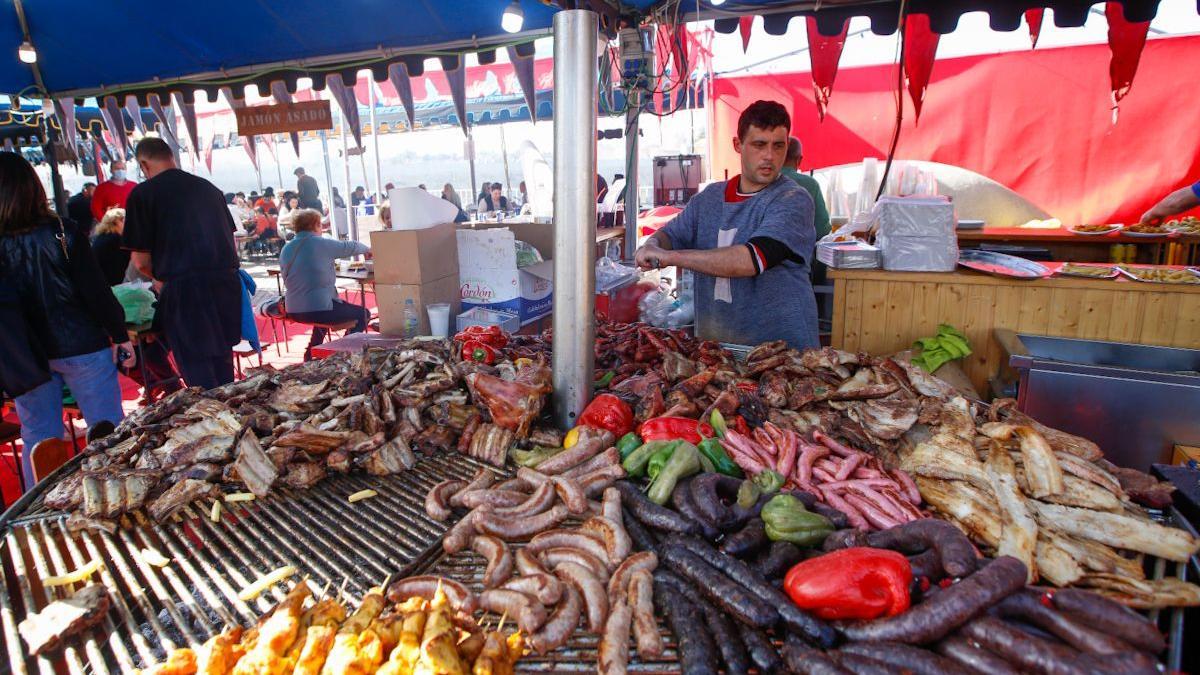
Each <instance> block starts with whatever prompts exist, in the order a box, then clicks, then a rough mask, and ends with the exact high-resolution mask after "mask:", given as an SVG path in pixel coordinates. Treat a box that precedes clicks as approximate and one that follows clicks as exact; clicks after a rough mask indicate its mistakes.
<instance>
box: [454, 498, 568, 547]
mask: <svg viewBox="0 0 1200 675" xmlns="http://www.w3.org/2000/svg"><path fill="white" fill-rule="evenodd" d="M476 513H477V512H476ZM568 515H569V513H568V512H567V507H565V506H562V505H561V504H560V505H558V506H555V507H554V508H552V509H550V510H549V511H544V512H542V513H539V514H537V515H536V516H529V517H528V518H524V519H519V520H514V519H512V518H507V517H503V516H501V515H499V514H496V513H494V512H487V511H485V512H483V513H480V514H479V515H477V516H475V530H476V531H478V532H480V533H482V534H490V535H493V536H496V537H500V538H501V539H504V540H505V541H520V540H523V539H528V538H530V537H532V536H533V535H534V534H537V533H538V532H542V531H544V530H548V529H550V528H552V527H556V526H557V525H558V524H559V523H561V522H562V521H564V520H566V519H567V516H568Z"/></svg>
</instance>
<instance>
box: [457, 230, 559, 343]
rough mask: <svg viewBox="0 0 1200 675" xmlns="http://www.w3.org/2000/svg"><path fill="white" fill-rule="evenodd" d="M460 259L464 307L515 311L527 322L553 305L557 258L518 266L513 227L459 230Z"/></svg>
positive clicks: (547, 312) (540, 315)
mask: <svg viewBox="0 0 1200 675" xmlns="http://www.w3.org/2000/svg"><path fill="white" fill-rule="evenodd" d="M543 255H545V254H543ZM458 259H459V261H460V272H459V281H460V288H461V297H462V308H463V309H464V310H468V309H471V308H472V307H483V308H485V309H496V310H500V311H505V312H512V313H513V314H516V315H517V317H518V318H519V319H520V321H521V325H522V326H524V325H525V324H527V323H530V322H532V321H535V320H537V319H540V318H542V317H544V316H546V315H547V314H549V313H550V312H551V310H552V309H553V304H554V295H553V288H554V284H553V280H554V262H553V261H551V260H545V261H543V262H540V263H537V264H534V265H528V266H526V267H520V268H518V267H517V252H516V237H515V236H513V232H512V230H509V229H507V228H503V229H501V228H495V229H486V230H459V231H458Z"/></svg>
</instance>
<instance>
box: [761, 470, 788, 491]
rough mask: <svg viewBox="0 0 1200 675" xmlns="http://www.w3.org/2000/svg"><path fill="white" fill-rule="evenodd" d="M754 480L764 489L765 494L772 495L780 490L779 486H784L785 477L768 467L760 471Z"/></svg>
mask: <svg viewBox="0 0 1200 675" xmlns="http://www.w3.org/2000/svg"><path fill="white" fill-rule="evenodd" d="M753 480H754V484H755V485H757V486H758V489H760V490H762V493H763V494H767V495H770V494H775V493H776V492H779V488H781V487H783V482H784V480H785V479H784V477H783V476H782V475H781V474H780V473H779V472H778V471H772V470H771V469H766V470H764V471H760V472H759V473H758V475H757V476H755V477H754V478H753Z"/></svg>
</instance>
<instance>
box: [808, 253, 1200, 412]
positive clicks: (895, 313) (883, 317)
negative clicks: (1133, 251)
mask: <svg viewBox="0 0 1200 675" xmlns="http://www.w3.org/2000/svg"><path fill="white" fill-rule="evenodd" d="M1051 265H1053V263H1052V264H1051ZM829 277H830V278H831V279H833V280H834V310H833V334H832V337H831V344H832V345H833V346H834V347H837V348H839V349H845V350H847V351H861V352H868V353H871V354H889V353H892V352H896V351H899V350H902V349H907V348H909V347H910V346H912V343H913V342H914V341H915V340H916V339H917V338H920V337H924V336H928V335H933V334H934V333H935V332H937V326H938V324H939V323H948V324H951V325H953V326H955V327H957V328H958V329H959V330H961V331H963V332H964V333H966V335H967V337H968V338H969V339H970V341H971V345H972V348H973V350H974V353H973V354H972V355H971V356H969V357H967V358H966V359H965V361H964V363H963V368H964V370H966V373H967V375H968V376H969V377H970V378H971V383H972V384H973V385H974V386H975V389H976V390H977V391H979V392H980V393H985V392H987V391H988V379H989V378H990V377H992V376H993V375H995V374H996V373H998V372H999V370H1000V367H1001V366H1002V365H1004V364H1003V363H1002V361H1003V359H1004V357H1003V354H1002V350H1001V347H1000V344H999V343H998V342H997V341H996V339H995V336H994V330H993V329H996V328H1007V329H1009V330H1013V331H1016V332H1023V333H1033V334H1039V335H1054V336H1061V337H1077V338H1087V339H1097V340H1111V341H1117V342H1133V343H1140V344H1150V345H1167V346H1172V347H1190V348H1197V347H1200V286H1197V285H1176V284H1152V283H1144V282H1136V281H1130V280H1127V279H1124V278H1120V279H1083V278H1074V277H1050V278H1045V279H1037V280H1020V279H1011V278H1005V277H996V276H991V275H987V274H981V273H978V272H973V271H970V270H960V271H957V272H945V273H925V272H886V271H883V270H830V271H829Z"/></svg>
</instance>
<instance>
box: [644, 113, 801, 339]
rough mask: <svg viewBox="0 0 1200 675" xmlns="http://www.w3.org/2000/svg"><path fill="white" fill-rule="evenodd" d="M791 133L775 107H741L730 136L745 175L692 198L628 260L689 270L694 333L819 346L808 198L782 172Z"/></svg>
mask: <svg viewBox="0 0 1200 675" xmlns="http://www.w3.org/2000/svg"><path fill="white" fill-rule="evenodd" d="M790 131H791V118H790V117H789V116H788V113H787V109H786V108H784V107H783V106H782V105H780V104H779V103H777V102H775V101H756V102H755V103H753V104H751V105H750V106H749V107H747V108H746V110H745V111H743V112H742V115H741V117H740V118H739V119H738V135H737V137H736V138H734V139H733V148H734V150H736V151H737V153H738V154H739V155H740V156H741V165H742V166H741V168H742V173H741V174H740V175H738V176H734V177H733V178H730V179H729V180H728V181H723V182H716V183H713V184H712V185H709V186H708V187H706V188H705V189H704V190H703V191H702V192H700V193H699V194H697V195H696V196H694V197H692V198H691V200H690V201H688V204H687V207H685V208H684V210H683V211H682V212H681V213H680V214H679V215H678V216H676V217H675V219H674V220H672V221H671V222H669V223H667V225H666V226H665V227H663V228H662V229H661V230H659V231H657V232H655V233H654V234H653V235H651V236H650V238H649V239H648V240H647V241H646V243H645V244H644V245H643V246H642V247H641V248H639V249H638V250H637V253H636V254H635V256H634V259H635V261H636V262H637V264H638V267H640V268H642V269H653V268H659V267H671V266H677V267H682V268H684V269H688V270H691V271H692V272H693V273H694V274H695V289H694V297H695V302H696V337H699V338H702V339H705V340H719V341H721V342H730V343H734V344H743V345H756V344H759V343H762V342H768V341H772V340H785V341H787V343H788V345H789V346H791V347H793V348H795V349H804V348H806V347H817V346H819V342H818V339H817V304H816V297H815V296H814V295H813V289H812V283H811V281H810V279H809V269H810V268H811V266H812V261H813V246H814V244H815V241H816V231H815V227H814V225H813V200H812V197H810V196H809V194H808V193H807V192H805V191H804V189H803V188H801V187H800V186H799V185H797V184H796V183H795V182H794V181H792V180H790V179H788V178H786V177H781V171H782V169H783V165H784V159H785V157H786V156H787V149H788V134H789V133H790Z"/></svg>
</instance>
